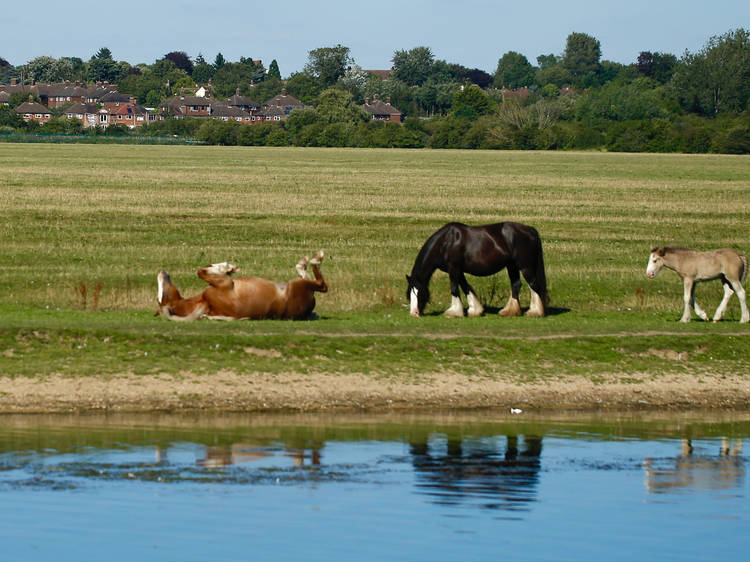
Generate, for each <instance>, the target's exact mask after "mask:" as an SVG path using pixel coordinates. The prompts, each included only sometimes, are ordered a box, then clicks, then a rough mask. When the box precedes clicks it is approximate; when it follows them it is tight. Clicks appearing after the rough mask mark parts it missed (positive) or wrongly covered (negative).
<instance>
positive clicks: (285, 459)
mask: <svg viewBox="0 0 750 562" xmlns="http://www.w3.org/2000/svg"><path fill="white" fill-rule="evenodd" d="M748 439H750V414H737V413H735V414H723V415H721V416H716V415H714V414H711V413H706V412H701V413H683V414H679V415H677V414H675V415H671V416H664V415H656V414H648V413H630V414H626V415H615V414H609V415H590V414H579V415H573V414H566V415H564V416H563V415H556V416H531V415H528V414H526V413H523V412H522V413H519V414H511V413H508V412H491V411H482V412H470V413H461V412H452V413H446V412H434V413H429V414H418V415H417V414H413V415H404V414H381V415H372V414H361V415H352V414H347V415H250V414H243V415H239V414H237V415H208V414H196V415H110V416H103V415H97V416H82V415H78V416H74V415H71V416H16V415H8V416H0V506H2V509H1V510H0V560H3V561H5V560H9V561H15V560H55V561H62V560H101V559H107V560H155V559H164V560H180V561H187V560H202V561H203V560H209V559H214V560H222V561H229V560H306V561H309V560H332V559H333V560H358V561H359V560H489V559H500V558H502V559H506V558H507V559H510V560H634V559H636V560H722V559H745V558H746V557H747V553H748V546H750V538H749V537H750V501H749V500H750V485H749V484H748V476H747V472H748V469H749V468H750V467H749V466H748V458H749V457H748V452H749V451H750V444H749V445H747V447H748V448H747V449H746V450H744V451H743V449H742V444H743V440H745V441H748Z"/></svg>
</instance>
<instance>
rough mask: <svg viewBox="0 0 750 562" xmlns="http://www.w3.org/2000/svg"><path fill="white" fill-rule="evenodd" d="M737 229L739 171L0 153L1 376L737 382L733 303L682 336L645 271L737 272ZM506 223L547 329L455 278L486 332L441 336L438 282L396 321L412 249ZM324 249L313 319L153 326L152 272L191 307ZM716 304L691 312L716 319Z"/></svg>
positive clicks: (742, 333) (745, 179)
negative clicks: (211, 291)
mask: <svg viewBox="0 0 750 562" xmlns="http://www.w3.org/2000/svg"><path fill="white" fill-rule="evenodd" d="M749 219H750V158H748V157H746V156H727V155H644V154H614V153H599V152H579V153H570V152H507V151H438V150H413V151H410V150H356V149H314V148H265V147H264V148H260V147H258V148H253V147H202V146H123V145H52V144H5V143H3V144H0V264H1V266H2V267H0V287H2V291H0V374H1V375H10V376H36V377H43V376H44V375H46V374H52V373H60V374H64V375H70V376H88V375H116V374H118V373H124V372H127V373H134V374H141V373H171V374H179V373H194V374H201V375H203V374H205V375H211V374H213V373H216V372H219V371H225V370H231V371H234V372H237V373H248V374H250V373H253V372H259V371H263V372H271V373H274V372H331V373H349V372H356V373H364V374H368V375H372V376H373V377H383V378H384V380H387V379H389V378H392V377H402V378H404V377H405V378H408V379H409V380H411V379H414V380H418V379H419V376H420V374H421V373H427V372H430V373H435V372H439V371H440V370H446V371H453V372H459V373H465V374H466V375H467V376H472V377H474V376H476V377H490V378H494V377H502V378H506V379H508V380H518V381H521V382H522V381H528V380H547V379H549V380H553V379H555V378H557V377H561V376H567V375H572V374H573V375H582V376H586V377H589V378H591V379H593V380H597V377H599V376H601V375H603V374H612V373H615V374H618V375H621V377H622V380H624V381H628V380H642V379H643V378H644V377H659V376H661V375H663V374H665V373H672V374H674V373H684V374H685V375H686V376H692V377H698V378H699V377H700V375H701V374H702V373H709V372H711V373H714V374H716V373H719V374H721V373H727V374H735V375H736V374H743V375H744V374H745V373H747V372H748V371H749V370H750V359H749V358H748V357H749V354H748V351H750V337H749V336H750V326H749V325H747V324H744V325H741V324H739V323H738V322H737V321H738V320H739V306H738V304H737V300H736V299H733V301H732V303H731V305H730V308H729V310H728V312H727V314H726V316H725V320H724V321H723V322H721V323H719V324H711V323H704V322H699V321H697V319H696V320H694V321H693V322H692V323H690V324H688V325H683V324H679V323H678V322H677V320H678V319H679V317H680V313H681V309H682V285H681V283H680V281H679V279H678V278H677V276H676V275H675V274H674V273H673V272H670V271H666V270H665V271H664V272H663V273H661V274H660V276H659V277H657V278H656V279H655V280H649V279H647V278H646V276H645V268H646V262H647V259H648V253H649V249H650V247H651V246H652V245H654V244H672V245H683V246H691V247H696V248H700V249H710V248H717V247H730V248H735V249H738V250H741V251H743V252H750V229H749V228H748V224H749V222H750V220H749ZM502 220H514V221H520V222H525V223H528V224H531V225H534V226H535V227H536V228H537V229H538V231H539V232H540V234H541V237H542V241H543V245H544V251H545V261H546V268H547V277H548V286H549V290H550V295H551V303H550V306H551V308H550V312H551V314H550V315H549V316H548V317H546V318H543V319H530V318H499V317H498V316H497V315H496V314H494V313H493V311H496V310H497V309H499V308H500V307H502V306H503V305H504V303H505V301H506V300H507V298H508V291H509V285H508V279H507V275H506V274H505V272H501V273H500V274H499V275H496V276H493V277H489V278H470V279H469V281H470V282H471V283H472V284H473V285H474V287H475V288H476V290H477V292H478V294H479V296H480V298H481V299H482V300H483V302H484V304H485V306H486V307H489V312H488V313H487V314H486V315H485V316H483V317H481V318H471V319H470V318H465V319H446V318H443V317H442V315H441V313H442V311H443V310H445V309H446V308H447V307H448V305H449V302H450V296H449V292H448V281H447V276H446V275H445V274H443V273H437V274H436V275H435V277H434V278H433V282H432V286H431V290H432V296H433V300H432V302H431V303H430V304H429V305H428V307H427V310H426V316H425V317H423V318H420V319H413V318H411V317H409V314H408V310H407V308H406V304H407V302H406V298H405V290H406V284H405V274H407V273H409V272H410V270H411V267H412V263H413V260H414V258H415V257H416V254H417V252H418V250H419V248H420V247H421V245H422V243H423V242H424V241H425V240H426V239H427V237H428V236H429V235H430V234H431V233H432V232H434V231H435V230H436V229H437V228H439V227H440V226H442V225H443V224H444V223H446V222H448V221H461V222H466V223H471V224H481V223H489V222H497V221H502ZM320 249H323V250H325V252H326V257H325V261H324V263H323V267H322V270H323V274H324V276H325V278H326V280H327V282H328V284H329V286H330V292H329V293H327V294H323V295H319V296H318V298H317V302H318V305H317V308H316V312H317V313H318V315H319V319H318V320H315V321H305V322H281V321H256V322H248V321H241V322H229V323H227V322H219V323H214V322H209V321H200V322H195V323H191V324H186V323H173V322H168V321H166V320H164V319H162V318H160V317H155V316H154V312H155V310H156V302H155V300H156V275H157V273H158V272H159V271H160V270H162V269H165V270H167V271H168V272H169V273H170V274H171V275H172V278H173V280H174V281H175V282H176V283H177V285H178V287H179V288H180V290H181V292H182V293H183V295H192V294H194V293H196V292H199V291H201V290H202V289H203V282H202V281H200V280H199V279H198V278H197V277H196V275H195V272H196V270H197V269H198V267H200V266H202V265H205V264H208V263H213V262H219V261H225V260H226V261H231V262H233V263H236V264H237V265H239V267H240V269H241V273H243V274H247V275H253V276H262V277H267V278H271V279H275V280H279V281H281V280H287V279H291V278H293V277H294V276H295V271H294V265H295V264H296V263H297V260H298V259H299V258H300V257H301V256H303V255H305V254H308V255H309V254H311V253H313V252H315V251H317V250H320ZM721 294H722V292H721V287H720V284H719V283H718V282H713V283H711V284H704V285H701V286H699V288H698V290H697V292H696V296H697V299H698V301H699V302H700V303H701V305H702V306H703V308H704V309H706V310H707V311H708V312H709V314H712V313H713V310H714V309H715V307H716V306H717V305H718V303H719V301H720V299H721ZM521 303H522V306H528V289H527V288H526V286H524V289H523V291H522V300H521ZM248 349H250V350H252V352H248Z"/></svg>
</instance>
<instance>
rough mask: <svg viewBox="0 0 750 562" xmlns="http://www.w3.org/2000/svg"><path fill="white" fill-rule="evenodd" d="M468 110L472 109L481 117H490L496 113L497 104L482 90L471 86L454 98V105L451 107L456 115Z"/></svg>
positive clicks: (460, 91)
mask: <svg viewBox="0 0 750 562" xmlns="http://www.w3.org/2000/svg"><path fill="white" fill-rule="evenodd" d="M466 108H471V110H473V111H474V112H476V114H477V116H479V115H489V114H490V113H492V112H494V111H495V109H496V106H495V102H493V101H492V100H491V99H490V98H489V96H487V94H485V93H484V91H483V90H482V88H480V87H479V86H476V85H474V84H470V85H469V86H465V87H462V88H461V89H460V90H458V91H457V92H456V94H455V95H454V96H453V104H452V106H451V109H452V111H453V113H454V114H458V113H459V112H460V111H464V112H466Z"/></svg>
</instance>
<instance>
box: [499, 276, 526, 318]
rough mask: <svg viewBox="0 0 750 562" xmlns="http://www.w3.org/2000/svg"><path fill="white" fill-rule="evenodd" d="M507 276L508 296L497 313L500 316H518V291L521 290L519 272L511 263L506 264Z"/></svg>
mask: <svg viewBox="0 0 750 562" xmlns="http://www.w3.org/2000/svg"><path fill="white" fill-rule="evenodd" d="M508 277H509V278H510V297H509V298H508V302H507V303H506V304H505V306H504V307H503V309H502V310H501V311H500V312H499V313H498V314H499V315H500V316H520V315H521V303H520V302H519V301H518V293H519V292H520V291H521V274H520V273H519V272H518V268H517V267H516V266H515V265H514V264H512V263H511V264H508Z"/></svg>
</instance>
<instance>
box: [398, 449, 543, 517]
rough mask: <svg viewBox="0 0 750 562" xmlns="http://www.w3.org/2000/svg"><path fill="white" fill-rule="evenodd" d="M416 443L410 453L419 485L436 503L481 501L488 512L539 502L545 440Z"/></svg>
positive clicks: (524, 507) (514, 509)
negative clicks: (537, 500) (489, 510)
mask: <svg viewBox="0 0 750 562" xmlns="http://www.w3.org/2000/svg"><path fill="white" fill-rule="evenodd" d="M520 440H521V446H520V447H519V436H517V435H507V436H505V447H504V448H503V447H501V445H500V441H501V440H500V439H499V438H493V439H480V440H474V439H468V440H460V439H446V440H444V441H443V440H436V441H434V442H429V441H427V440H424V441H412V442H410V443H409V450H410V453H411V457H412V465H413V466H414V469H415V472H416V476H417V483H416V486H417V488H418V489H420V490H421V491H422V492H424V493H425V494H427V495H428V496H430V497H431V498H432V500H433V501H434V502H435V503H438V504H444V505H453V504H458V503H461V502H462V501H466V500H467V499H472V500H478V501H479V502H480V505H481V506H482V507H484V508H488V509H504V510H508V511H516V510H526V509H528V504H529V502H532V501H535V500H536V489H537V485H538V483H539V470H540V468H541V454H542V438H541V437H535V436H526V437H521V439H520Z"/></svg>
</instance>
